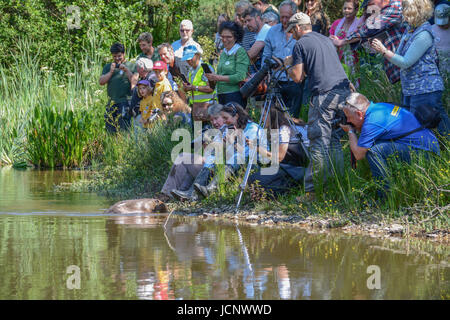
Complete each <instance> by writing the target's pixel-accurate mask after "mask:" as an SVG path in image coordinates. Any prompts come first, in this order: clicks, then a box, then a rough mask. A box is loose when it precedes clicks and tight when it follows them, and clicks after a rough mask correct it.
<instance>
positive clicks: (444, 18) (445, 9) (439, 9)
mask: <svg viewBox="0 0 450 320" xmlns="http://www.w3.org/2000/svg"><path fill="white" fill-rule="evenodd" d="M449 15H450V6H449V5H448V4H445V3H442V4H440V5H438V6H436V8H435V9H434V22H435V23H436V24H437V25H439V26H444V25H446V24H447V23H448V16H449Z"/></svg>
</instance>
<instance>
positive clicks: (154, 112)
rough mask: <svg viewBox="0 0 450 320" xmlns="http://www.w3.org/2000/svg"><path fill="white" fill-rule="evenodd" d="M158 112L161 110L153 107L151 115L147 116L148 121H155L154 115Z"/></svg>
mask: <svg viewBox="0 0 450 320" xmlns="http://www.w3.org/2000/svg"><path fill="white" fill-rule="evenodd" d="M160 112H161V110H159V108H155V109H153V110H152V114H151V116H150V117H149V118H148V121H149V122H153V121H155V119H156V117H157V116H158V115H159V113H160Z"/></svg>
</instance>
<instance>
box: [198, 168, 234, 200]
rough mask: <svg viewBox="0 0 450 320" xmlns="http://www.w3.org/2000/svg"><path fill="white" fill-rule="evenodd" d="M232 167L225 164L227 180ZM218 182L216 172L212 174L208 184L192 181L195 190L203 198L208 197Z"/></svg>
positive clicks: (231, 172)
mask: <svg viewBox="0 0 450 320" xmlns="http://www.w3.org/2000/svg"><path fill="white" fill-rule="evenodd" d="M233 172H234V171H233V169H232V168H231V167H229V166H225V173H224V174H225V180H227V179H228V178H229V177H230V176H231V175H232V174H233ZM218 184H219V177H218V176H217V174H215V175H214V178H213V179H212V180H211V182H210V183H209V184H208V185H200V184H198V183H194V188H195V190H197V192H198V193H199V195H201V196H203V197H204V198H206V197H208V195H210V194H211V193H212V192H213V191H214V190H216V189H217V186H218Z"/></svg>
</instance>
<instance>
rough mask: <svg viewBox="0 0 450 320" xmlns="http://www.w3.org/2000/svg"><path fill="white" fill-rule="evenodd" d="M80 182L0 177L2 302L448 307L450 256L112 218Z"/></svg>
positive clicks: (191, 221) (383, 244)
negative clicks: (324, 302)
mask: <svg viewBox="0 0 450 320" xmlns="http://www.w3.org/2000/svg"><path fill="white" fill-rule="evenodd" d="M82 175H83V174H82V173H80V172H75V171H35V170H26V171H18V170H14V169H10V168H3V169H0V299H151V300H162V299H225V300H227V299H449V298H450V290H449V289H450V268H449V260H448V253H449V246H448V245H445V244H435V243H432V242H429V241H428V242H427V241H420V240H403V239H401V240H400V239H399V240H397V241H392V240H389V239H378V238H371V237H367V236H359V235H350V234H345V233H342V232H331V233H319V232H311V231H309V232H308V231H305V230H299V229H294V228H283V229H281V228H275V227H261V226H248V225H246V226H244V225H236V224H234V223H232V222H218V221H205V220H200V219H195V218H191V217H179V216H174V215H172V216H171V217H170V219H167V215H122V216H117V215H106V214H103V213H102V212H103V211H104V209H106V208H108V207H109V205H111V201H108V200H106V199H104V198H101V197H98V196H96V195H95V194H86V193H73V192H56V191H55V188H54V187H55V185H59V184H60V183H63V182H70V181H74V180H76V179H80V178H82Z"/></svg>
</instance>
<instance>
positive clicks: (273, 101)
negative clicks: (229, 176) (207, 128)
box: [235, 67, 309, 213]
mask: <svg viewBox="0 0 450 320" xmlns="http://www.w3.org/2000/svg"><path fill="white" fill-rule="evenodd" d="M284 71H286V67H283V68H282V69H280V70H278V73H276V72H277V71H275V72H274V76H273V77H270V83H269V86H268V89H267V92H268V93H267V94H266V97H265V99H264V105H263V108H262V113H261V117H260V119H259V123H258V131H257V135H256V136H257V137H259V131H260V130H262V129H264V128H265V127H266V123H267V118H268V117H269V116H270V109H271V108H272V107H273V106H275V108H277V109H279V110H280V111H282V112H284V114H285V115H286V118H287V119H288V121H289V126H290V127H291V129H292V131H293V132H295V137H297V138H298V139H299V143H300V146H301V148H302V149H303V151H304V152H305V154H306V155H307V157H308V159H309V152H308V149H307V148H306V147H305V145H304V144H303V140H302V134H301V133H300V131H299V130H298V129H297V127H296V125H295V123H294V121H293V119H292V116H291V114H290V113H289V111H288V109H287V107H286V104H285V103H284V101H283V97H282V95H281V87H280V85H279V83H278V82H279V78H280V75H281V74H282V73H283V72H284ZM257 150H258V147H257V146H256V147H255V148H252V150H250V156H249V161H248V164H247V169H246V171H245V175H244V180H243V181H242V183H241V184H240V185H239V188H240V190H241V191H240V193H239V198H238V200H237V203H236V209H235V213H237V212H238V211H239V206H240V203H241V200H242V195H243V194H244V191H245V188H246V186H247V183H248V178H249V176H250V171H251V167H252V164H253V161H254V160H255V156H256V155H257V152H258V151H257Z"/></svg>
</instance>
